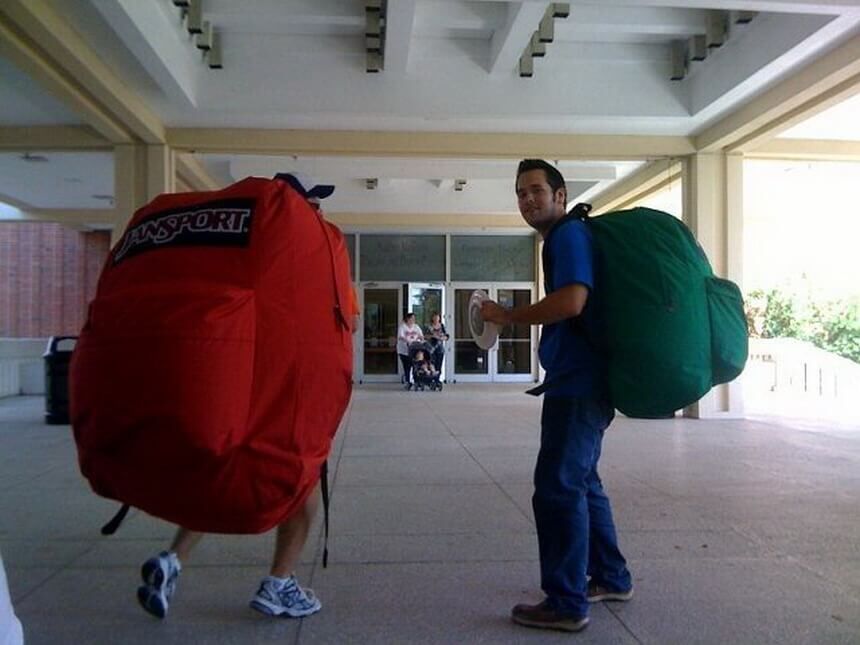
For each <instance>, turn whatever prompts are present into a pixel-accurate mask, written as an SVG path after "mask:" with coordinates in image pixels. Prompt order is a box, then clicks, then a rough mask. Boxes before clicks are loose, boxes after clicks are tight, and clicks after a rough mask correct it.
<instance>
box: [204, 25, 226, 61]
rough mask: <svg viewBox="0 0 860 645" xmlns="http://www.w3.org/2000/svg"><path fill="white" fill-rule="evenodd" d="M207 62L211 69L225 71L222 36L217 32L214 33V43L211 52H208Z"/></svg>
mask: <svg viewBox="0 0 860 645" xmlns="http://www.w3.org/2000/svg"><path fill="white" fill-rule="evenodd" d="M206 62H207V63H208V65H209V69H224V65H223V64H222V63H221V34H219V33H218V32H217V31H214V30H213V31H212V42H211V44H210V47H209V51H208V52H206Z"/></svg>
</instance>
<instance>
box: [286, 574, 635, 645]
mask: <svg viewBox="0 0 860 645" xmlns="http://www.w3.org/2000/svg"><path fill="white" fill-rule="evenodd" d="M537 575H538V574H537V566H536V565H535V564H533V563H506V564H504V566H502V565H500V564H493V563H490V564H484V563H459V564H447V565H446V564H388V565H363V566H359V565H344V566H338V567H332V568H331V569H329V570H328V571H320V570H317V571H316V572H315V574H314V585H315V588H317V589H318V590H319V592H320V597H321V598H322V601H323V604H324V608H323V612H326V615H325V616H322V615H320V617H319V618H320V620H308V621H305V623H304V624H303V625H302V630H301V634H300V640H299V642H300V643H541V644H542V645H544V644H547V643H570V642H571V641H572V640H573V639H575V640H576V642H577V644H579V643H619V644H621V643H635V642H636V641H635V639H634V638H633V637H632V636H631V635H630V634H629V633H628V632H627V630H626V629H625V628H624V626H623V625H622V624H621V623H620V622H619V621H618V620H617V619H615V617H614V616H613V615H612V614H611V613H610V612H609V611H607V610H606V609H605V608H604V607H597V608H595V611H594V612H593V614H592V622H591V625H590V626H589V627H588V628H587V629H586V630H585V631H584V632H582V633H580V634H577V635H575V636H573V635H571V634H564V633H558V632H548V631H546V630H534V629H528V628H525V627H521V626H519V625H515V624H513V623H512V622H511V620H510V617H509V616H510V608H511V607H512V606H513V605H515V604H517V603H519V602H539V601H540V599H541V594H540V591H539V590H538V589H537V579H536V578H537ZM369 598H372V599H373V600H374V602H373V603H370V602H369V601H368V599H369Z"/></svg>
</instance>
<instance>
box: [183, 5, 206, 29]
mask: <svg viewBox="0 0 860 645" xmlns="http://www.w3.org/2000/svg"><path fill="white" fill-rule="evenodd" d="M188 2H189V4H188V11H187V12H186V14H185V28H186V29H187V30H188V33H189V34H192V35H193V34H199V33H201V32H202V31H203V0H188Z"/></svg>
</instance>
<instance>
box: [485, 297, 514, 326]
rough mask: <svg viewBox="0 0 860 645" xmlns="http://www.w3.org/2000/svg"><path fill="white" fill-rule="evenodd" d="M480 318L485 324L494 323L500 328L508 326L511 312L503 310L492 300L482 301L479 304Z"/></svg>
mask: <svg viewBox="0 0 860 645" xmlns="http://www.w3.org/2000/svg"><path fill="white" fill-rule="evenodd" d="M481 318H483V319H484V320H485V321H486V322H494V323H497V324H499V325H502V326H504V325H508V324H510V322H511V310H510V309H505V308H504V307H502V306H501V305H500V304H499V303H497V302H494V301H492V300H484V302H482V303H481Z"/></svg>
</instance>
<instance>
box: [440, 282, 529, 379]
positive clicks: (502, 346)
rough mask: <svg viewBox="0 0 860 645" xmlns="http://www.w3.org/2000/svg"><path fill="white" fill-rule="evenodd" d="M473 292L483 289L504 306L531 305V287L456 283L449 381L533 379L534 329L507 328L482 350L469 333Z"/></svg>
mask: <svg viewBox="0 0 860 645" xmlns="http://www.w3.org/2000/svg"><path fill="white" fill-rule="evenodd" d="M475 289H483V290H484V291H486V292H487V293H488V294H489V295H490V298H492V299H493V300H495V301H496V302H498V303H499V304H501V305H502V306H504V307H514V306H516V307H520V306H523V305H528V304H531V302H532V298H533V287H532V286H530V285H528V286H526V285H518V284H501V283H497V284H492V283H489V284H478V283H467V284H463V283H458V284H456V285H454V290H453V308H454V334H453V336H454V343H453V345H454V346H453V349H454V360H453V374H452V378H453V379H454V380H455V381H493V382H503V381H517V382H529V381H533V380H534V375H535V373H536V363H535V351H534V347H535V340H536V338H537V328H536V327H532V326H531V325H522V324H517V325H508V326H505V327H503V328H502V329H501V330H500V332H499V339H498V340H497V341H496V344H495V345H493V347H491V348H490V349H489V350H483V349H481V348H480V347H478V346H477V345H476V344H475V342H474V341H473V340H472V335H471V333H470V332H469V318H468V316H469V299H470V297H471V295H472V292H473V291H474V290H475Z"/></svg>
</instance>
